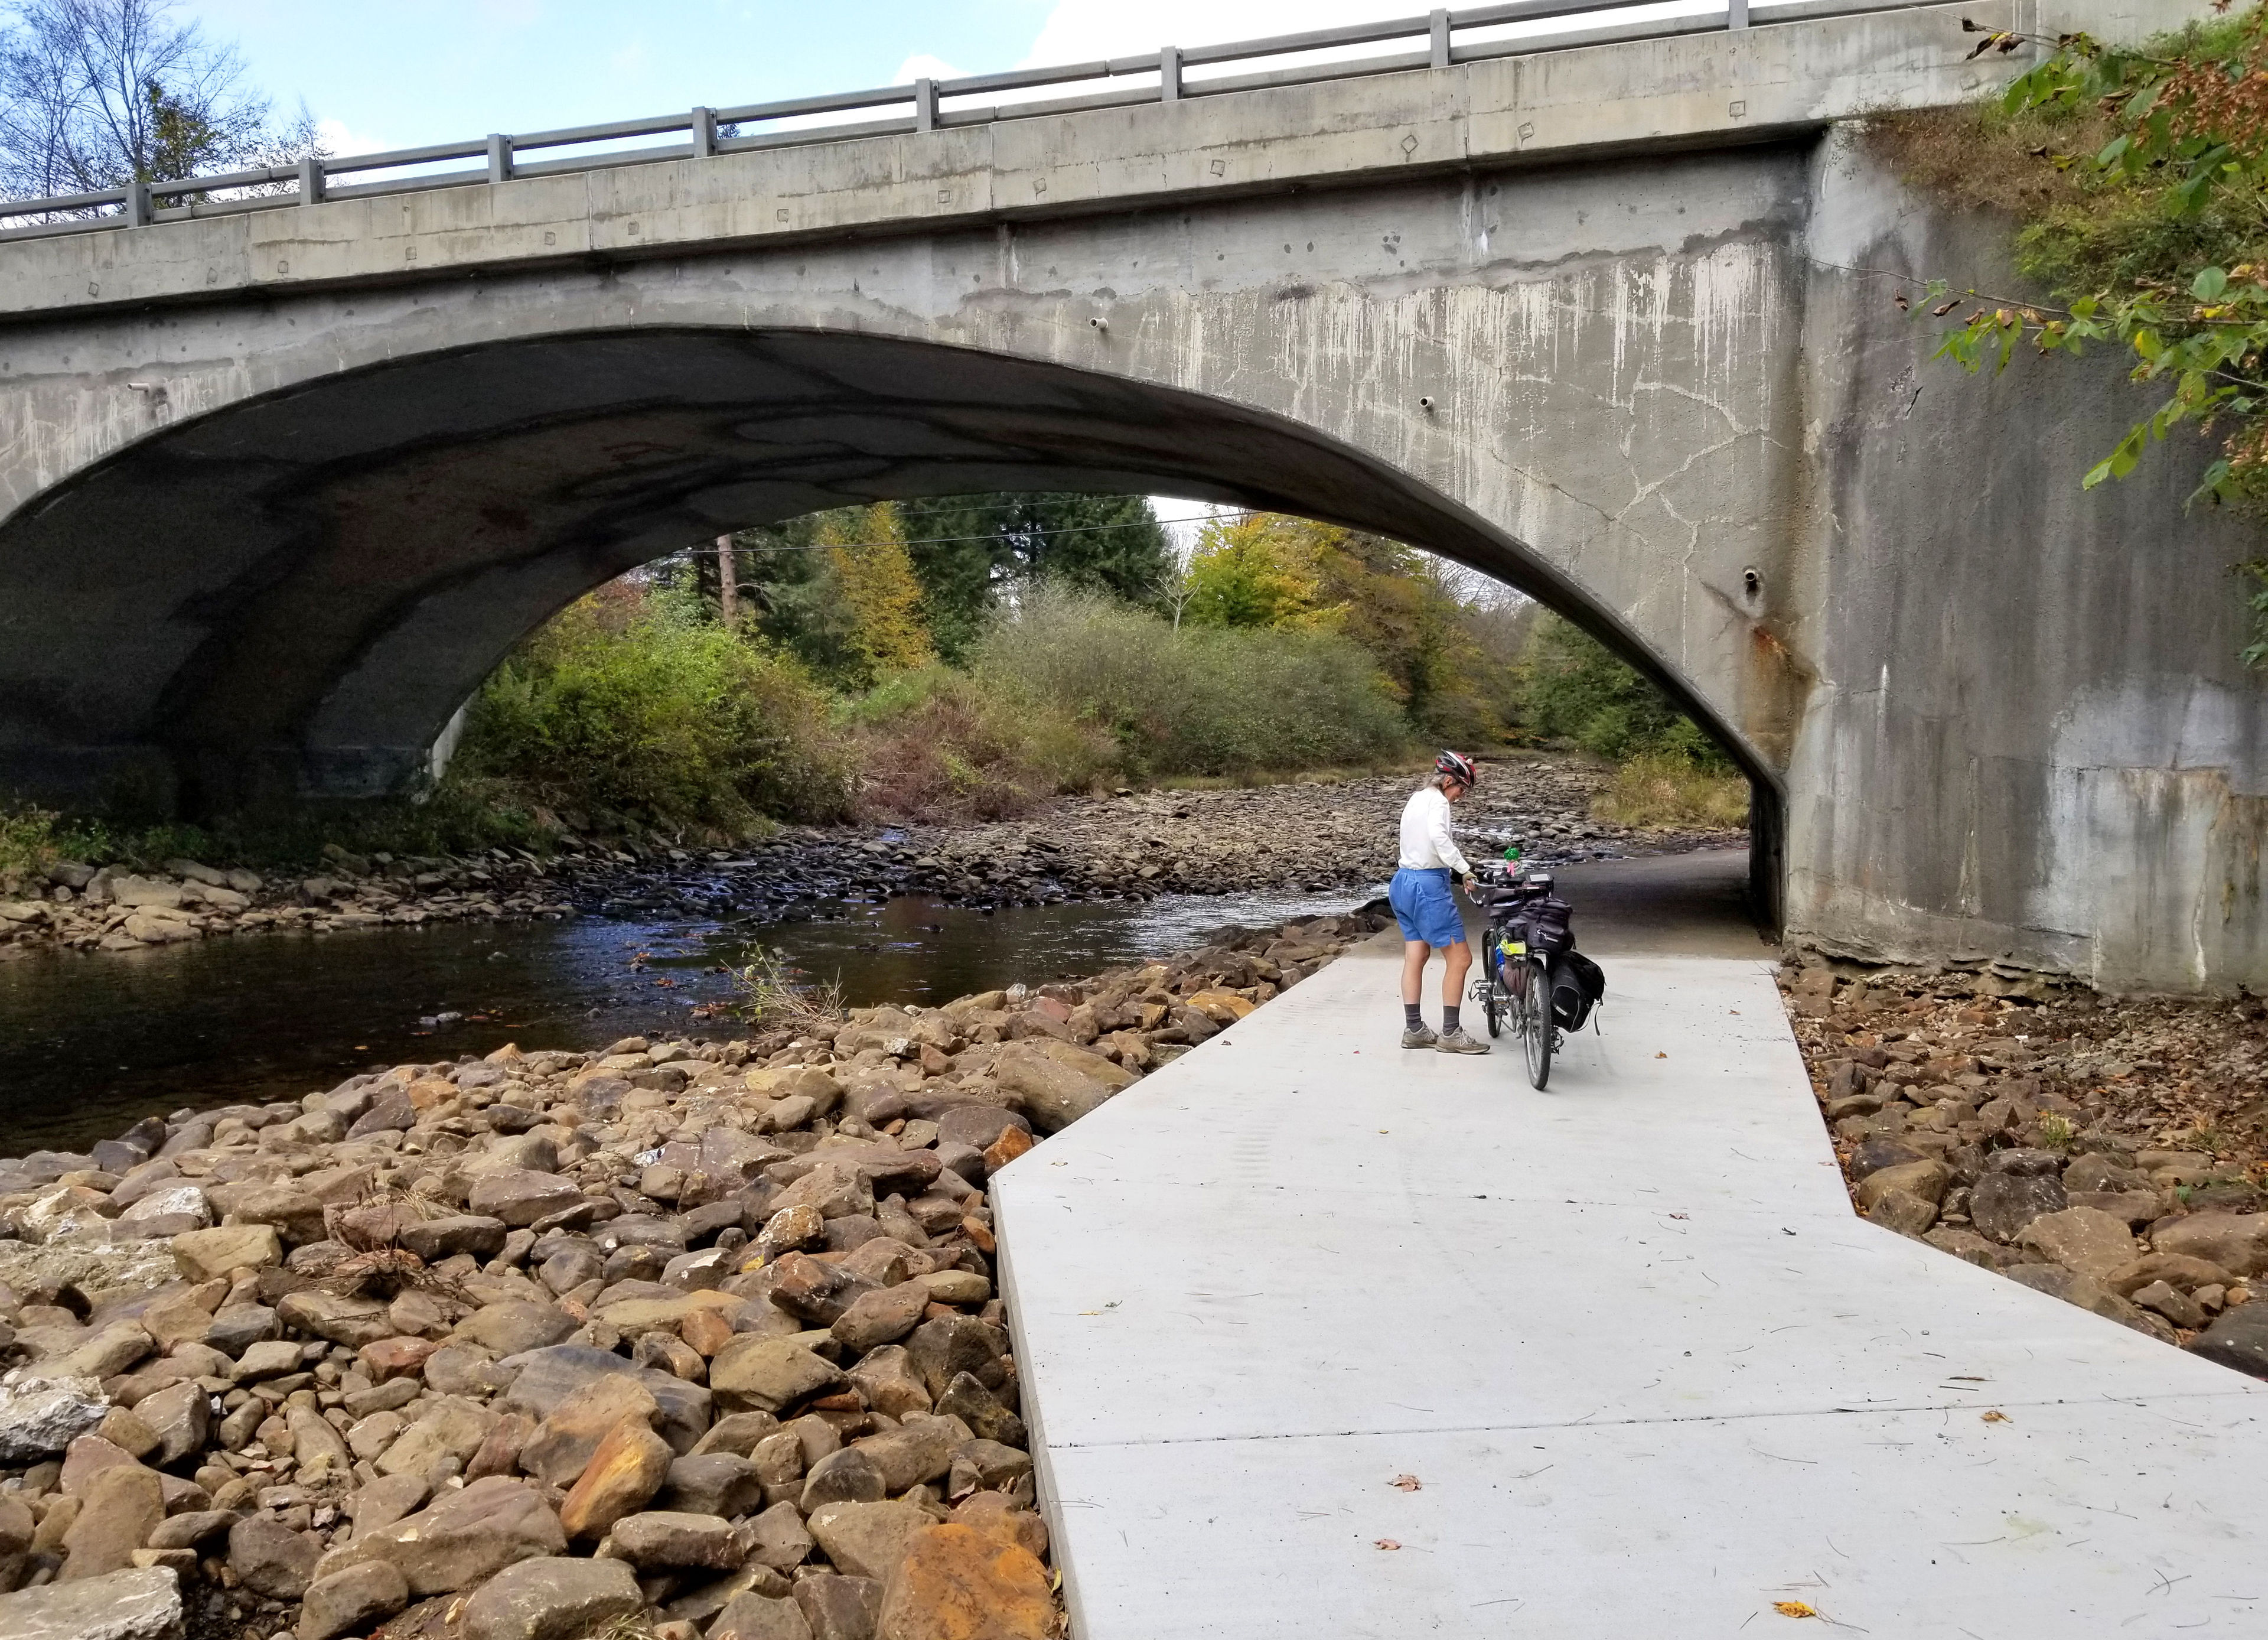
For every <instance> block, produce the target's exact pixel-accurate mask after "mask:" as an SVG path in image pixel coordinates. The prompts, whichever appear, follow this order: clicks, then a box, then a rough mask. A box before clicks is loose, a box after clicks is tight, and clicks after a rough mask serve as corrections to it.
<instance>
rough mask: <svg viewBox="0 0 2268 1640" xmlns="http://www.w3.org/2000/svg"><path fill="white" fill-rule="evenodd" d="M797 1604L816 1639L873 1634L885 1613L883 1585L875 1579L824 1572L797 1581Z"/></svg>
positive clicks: (838, 1639) (848, 1638)
mask: <svg viewBox="0 0 2268 1640" xmlns="http://www.w3.org/2000/svg"><path fill="white" fill-rule="evenodd" d="M795 1603H796V1604H797V1605H798V1606H799V1607H802V1608H803V1621H804V1622H806V1623H809V1624H810V1625H811V1632H812V1635H813V1636H814V1640H851V1637H852V1636H861V1635H865V1636H872V1635H873V1632H874V1620H875V1619H876V1618H877V1617H879V1616H880V1614H881V1611H882V1585H881V1584H880V1582H879V1581H878V1580H876V1579H875V1578H873V1577H843V1575H842V1574H841V1573H839V1572H824V1571H822V1572H819V1573H816V1574H814V1575H808V1576H806V1577H799V1578H797V1579H796V1581H795Z"/></svg>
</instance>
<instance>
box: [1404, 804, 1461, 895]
mask: <svg viewBox="0 0 2268 1640" xmlns="http://www.w3.org/2000/svg"><path fill="white" fill-rule="evenodd" d="M1402 866H1403V869H1404V870H1405V871H1438V870H1440V868H1442V867H1444V866H1447V868H1449V869H1450V870H1452V871H1454V872H1455V873H1456V874H1457V875H1459V876H1461V877H1469V876H1470V875H1472V873H1473V868H1471V867H1470V866H1469V865H1467V864H1466V863H1465V857H1464V854H1463V853H1462V851H1460V850H1459V848H1458V847H1457V840H1456V838H1453V837H1451V836H1450V835H1449V799H1448V796H1447V794H1446V793H1444V792H1443V791H1442V790H1441V788H1440V787H1438V786H1426V787H1421V788H1420V789H1419V790H1418V791H1416V792H1414V793H1412V794H1410V801H1409V802H1407V803H1405V804H1403V808H1402Z"/></svg>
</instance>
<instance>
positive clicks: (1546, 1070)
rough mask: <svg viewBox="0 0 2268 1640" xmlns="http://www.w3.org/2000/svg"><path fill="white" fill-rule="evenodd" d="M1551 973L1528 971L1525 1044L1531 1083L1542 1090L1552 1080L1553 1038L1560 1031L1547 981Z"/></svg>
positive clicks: (1523, 1038)
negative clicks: (1553, 1020) (1555, 1024)
mask: <svg viewBox="0 0 2268 1640" xmlns="http://www.w3.org/2000/svg"><path fill="white" fill-rule="evenodd" d="M1545 979H1548V976H1547V975H1544V974H1542V973H1539V972H1537V971H1535V970H1532V969H1531V970H1530V971H1529V972H1528V1006H1527V1009H1526V1012H1525V1016H1524V1017H1523V1018H1522V1019H1521V1033H1520V1034H1521V1047H1522V1049H1523V1050H1524V1051H1525V1053H1526V1055H1527V1059H1528V1086H1530V1087H1531V1088H1534V1089H1535V1090H1537V1091H1538V1092H1539V1093H1540V1092H1542V1091H1543V1089H1544V1088H1545V1086H1546V1085H1548V1084H1549V1083H1550V1081H1551V1048H1552V1041H1551V1039H1552V1038H1553V1037H1554V1036H1556V1035H1557V1031H1554V1030H1553V1029H1552V1023H1551V991H1550V986H1548V985H1546V984H1545V983H1543V981H1544V980H1545Z"/></svg>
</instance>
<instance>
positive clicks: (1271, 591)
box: [1187, 513, 1338, 629]
mask: <svg viewBox="0 0 2268 1640" xmlns="http://www.w3.org/2000/svg"><path fill="white" fill-rule="evenodd" d="M1313 529H1314V527H1313V526H1310V525H1308V524H1307V521H1305V520H1304V519H1295V518H1283V517H1279V516H1278V515H1277V514H1275V513H1245V514H1243V515H1242V516H1241V517H1237V518H1229V519H1219V518H1217V519H1214V520H1212V521H1211V522H1209V523H1207V524H1206V525H1205V527H1204V528H1203V529H1202V530H1200V531H1198V533H1197V548H1196V550H1194V551H1192V552H1191V553H1190V554H1189V573H1188V576H1187V586H1188V594H1189V602H1188V618H1189V620H1190V621H1191V622H1193V623H1195V624H1197V625H1199V626H1269V627H1278V628H1285V627H1288V628H1293V629H1298V628H1314V627H1322V626H1328V625H1329V624H1331V622H1332V621H1333V619H1334V618H1335V617H1336V616H1337V613H1338V611H1337V609H1335V608H1333V607H1332V606H1331V605H1330V604H1329V602H1326V599H1325V595H1324V588H1323V586H1322V574H1321V573H1320V566H1319V565H1318V564H1317V562H1316V545H1317V543H1316V542H1315V540H1314V536H1313V534H1312V531H1313Z"/></svg>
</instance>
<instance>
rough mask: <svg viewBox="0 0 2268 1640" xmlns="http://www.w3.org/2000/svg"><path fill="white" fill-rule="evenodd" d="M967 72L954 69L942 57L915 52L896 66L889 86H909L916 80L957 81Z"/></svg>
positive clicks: (924, 52)
mask: <svg viewBox="0 0 2268 1640" xmlns="http://www.w3.org/2000/svg"><path fill="white" fill-rule="evenodd" d="M967 74H968V70H967V69H957V68H955V67H954V66H953V64H952V63H947V62H946V60H945V59H944V58H943V57H933V56H932V55H929V53H927V52H926V51H917V52H916V53H914V55H912V56H909V57H908V58H907V59H906V60H905V61H904V62H903V63H899V64H898V71H897V73H896V74H895V75H894V76H893V77H892V78H891V80H890V84H891V85H912V84H913V83H914V82H915V81H916V80H921V79H930V80H957V79H961V78H964V77H965V76H966V75H967Z"/></svg>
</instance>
